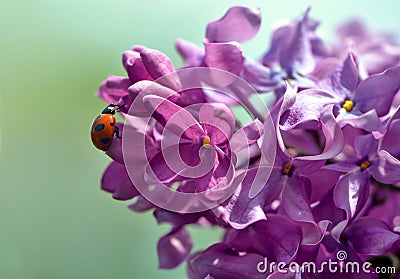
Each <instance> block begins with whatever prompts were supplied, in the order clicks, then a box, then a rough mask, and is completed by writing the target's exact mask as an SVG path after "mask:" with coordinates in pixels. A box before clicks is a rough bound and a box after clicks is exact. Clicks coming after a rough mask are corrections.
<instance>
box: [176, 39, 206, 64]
mask: <svg viewBox="0 0 400 279" xmlns="http://www.w3.org/2000/svg"><path fill="white" fill-rule="evenodd" d="M175 47H176V49H177V51H178V52H179V54H180V55H181V56H182V58H183V61H184V62H185V64H186V65H188V66H193V67H196V66H200V65H201V64H202V62H203V58H204V50H203V49H201V48H200V47H198V46H197V45H195V44H192V43H190V42H187V41H185V40H182V39H179V40H177V41H176V42H175Z"/></svg>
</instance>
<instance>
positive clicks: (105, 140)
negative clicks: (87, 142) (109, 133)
mask: <svg viewBox="0 0 400 279" xmlns="http://www.w3.org/2000/svg"><path fill="white" fill-rule="evenodd" d="M101 142H102V143H103V144H107V143H109V142H110V139H109V138H102V139H101Z"/></svg>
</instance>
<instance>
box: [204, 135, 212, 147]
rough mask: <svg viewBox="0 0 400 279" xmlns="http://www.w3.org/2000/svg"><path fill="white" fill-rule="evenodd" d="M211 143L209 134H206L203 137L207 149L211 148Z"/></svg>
mask: <svg viewBox="0 0 400 279" xmlns="http://www.w3.org/2000/svg"><path fill="white" fill-rule="evenodd" d="M210 144H211V139H210V137H209V136H205V137H204V139H203V146H204V147H205V148H207V149H209V148H210Z"/></svg>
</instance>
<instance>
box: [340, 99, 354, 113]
mask: <svg viewBox="0 0 400 279" xmlns="http://www.w3.org/2000/svg"><path fill="white" fill-rule="evenodd" d="M353 106H354V103H353V101H352V100H346V101H344V103H343V105H342V108H344V109H345V110H346V111H347V112H350V111H351V110H352V109H353Z"/></svg>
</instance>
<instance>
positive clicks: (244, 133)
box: [229, 119, 264, 152]
mask: <svg viewBox="0 0 400 279" xmlns="http://www.w3.org/2000/svg"><path fill="white" fill-rule="evenodd" d="M263 134H264V125H263V124H262V123H261V121H260V120H258V119H256V120H254V121H252V122H251V123H250V124H248V125H246V126H244V127H242V128H240V129H239V130H237V131H236V132H235V133H234V134H233V135H232V138H231V139H230V141H229V143H230V146H231V148H232V151H233V152H239V151H240V150H243V149H244V148H246V147H248V146H249V145H251V144H253V143H255V142H256V141H257V140H258V139H259V138H261V136H262V135H263Z"/></svg>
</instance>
